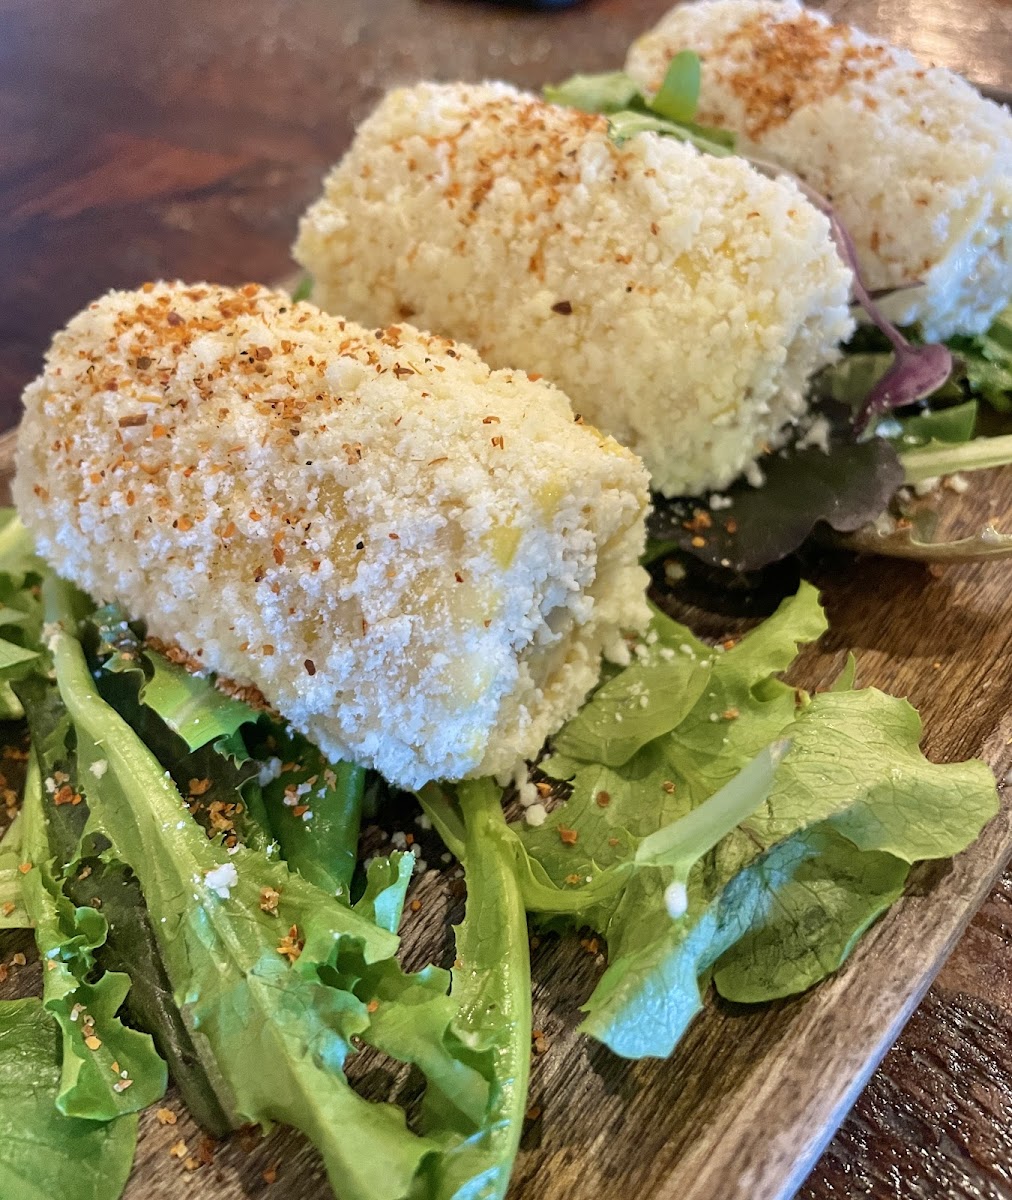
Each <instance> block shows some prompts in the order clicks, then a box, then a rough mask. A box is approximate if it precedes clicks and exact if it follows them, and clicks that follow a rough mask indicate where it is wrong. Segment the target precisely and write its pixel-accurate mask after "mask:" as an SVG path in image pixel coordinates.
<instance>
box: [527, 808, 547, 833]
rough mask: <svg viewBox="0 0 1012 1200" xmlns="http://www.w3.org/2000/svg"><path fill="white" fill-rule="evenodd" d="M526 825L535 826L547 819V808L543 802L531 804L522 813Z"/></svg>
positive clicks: (542, 823)
mask: <svg viewBox="0 0 1012 1200" xmlns="http://www.w3.org/2000/svg"><path fill="white" fill-rule="evenodd" d="M524 817H525V818H526V820H527V824H528V825H533V826H534V827H535V828H537V827H538V826H539V825H544V823H545V821H547V820H548V809H547V808H545V806H544V805H543V804H532V805H531V806H530V808H529V809H527V811H526V812H525V813H524Z"/></svg>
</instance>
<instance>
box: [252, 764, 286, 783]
mask: <svg viewBox="0 0 1012 1200" xmlns="http://www.w3.org/2000/svg"><path fill="white" fill-rule="evenodd" d="M280 775H281V759H280V758H269V759H268V760H267V761H266V762H265V763H261V764H260V772H259V774H258V775H257V782H258V783H259V784H260V786H261V787H266V786H267V785H268V784H269V783H272V782H273V781H274V780H275V779H277V778H278V777H279V776H280Z"/></svg>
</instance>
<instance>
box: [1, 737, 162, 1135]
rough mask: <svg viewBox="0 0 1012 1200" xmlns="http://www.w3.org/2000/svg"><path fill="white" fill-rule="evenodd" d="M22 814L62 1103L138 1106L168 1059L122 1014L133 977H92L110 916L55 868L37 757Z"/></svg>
mask: <svg viewBox="0 0 1012 1200" xmlns="http://www.w3.org/2000/svg"><path fill="white" fill-rule="evenodd" d="M21 821H22V823H23V830H22V845H21V855H22V859H23V861H24V863H25V865H26V866H28V867H29V868H30V869H29V870H28V872H27V873H26V874H24V875H23V876H22V897H23V902H24V906H25V910H26V911H27V913H28V915H29V916H30V917H31V920H32V924H33V926H34V928H35V940H36V943H37V944H38V947H39V954H40V957H41V958H42V961H43V964H44V968H45V969H44V970H43V972H42V987H43V1005H44V1007H45V1009H46V1011H47V1012H48V1013H50V1014H51V1015H52V1016H54V1017H55V1018H56V1020H57V1022H58V1023H59V1026H60V1030H61V1032H62V1034H63V1055H62V1067H61V1075H60V1090H59V1094H58V1095H57V1098H56V1103H57V1107H58V1108H59V1110H60V1112H61V1113H63V1114H64V1115H65V1116H68V1117H84V1118H87V1119H89V1120H94V1121H109V1120H112V1119H113V1118H114V1117H117V1116H122V1115H123V1114H124V1113H130V1112H139V1111H140V1110H141V1109H142V1108H146V1107H147V1106H148V1105H149V1104H153V1103H154V1101H156V1100H158V1099H160V1098H161V1096H162V1095H164V1093H165V1087H166V1084H167V1071H166V1067H165V1063H164V1062H163V1061H162V1060H161V1058H160V1057H159V1056H158V1054H157V1052H156V1051H155V1048H154V1045H153V1043H152V1040H151V1038H150V1036H149V1035H148V1034H146V1033H140V1032H138V1031H137V1030H135V1029H130V1028H129V1027H127V1026H126V1025H124V1024H123V1023H122V1022H121V1021H120V1019H119V1018H118V1017H117V1015H116V1014H117V1013H118V1012H119V1010H120V1008H121V1007H122V1005H123V1001H124V1000H125V999H126V995H127V991H128V990H129V988H130V979H129V977H128V976H127V975H125V974H120V973H113V972H108V971H107V972H104V973H102V974H101V975H99V976H98V978H94V975H93V967H94V965H95V950H96V949H97V947H98V946H100V945H101V944H102V943H103V942H104V941H105V938H106V934H107V931H108V924H107V921H106V918H105V916H104V915H103V914H102V913H101V912H99V911H98V909H96V908H91V907H82V908H75V907H74V906H73V905H72V904H71V903H70V902H69V901H68V900H67V899H66V897H65V896H64V895H63V893H62V891H61V889H60V887H59V884H58V883H57V880H56V878H55V876H54V874H53V869H52V864H51V862H50V855H49V843H48V840H47V837H46V832H45V815H44V812H43V805H42V779H41V774H40V771H39V766H38V761H37V759H33V761H32V762H31V764H30V766H29V770H28V778H27V782H26V784H25V795H24V803H23V807H22V811H21Z"/></svg>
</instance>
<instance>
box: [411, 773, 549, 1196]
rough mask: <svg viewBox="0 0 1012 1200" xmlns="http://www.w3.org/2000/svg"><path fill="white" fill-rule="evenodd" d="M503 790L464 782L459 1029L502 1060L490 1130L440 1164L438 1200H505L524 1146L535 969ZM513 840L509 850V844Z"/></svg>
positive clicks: (487, 1123) (494, 1074) (456, 977)
mask: <svg viewBox="0 0 1012 1200" xmlns="http://www.w3.org/2000/svg"><path fill="white" fill-rule="evenodd" d="M500 795H501V792H500V789H499V788H498V787H496V785H495V783H494V782H493V781H492V780H491V779H480V780H475V781H472V782H468V783H464V784H461V785H459V787H458V789H457V797H458V799H459V805H460V811H461V814H462V819H463V825H464V844H463V862H464V870H465V877H466V881H467V907H466V910H465V915H464V920H463V921H462V922H461V924H460V925H458V926H457V928H456V936H457V961H458V965H457V966H456V967H455V968H454V970H453V989H452V995H453V997H454V999H455V1000H456V1001H457V1003H458V1004H459V1013H458V1016H457V1017H456V1019H455V1021H454V1024H453V1030H454V1032H455V1034H456V1036H457V1038H458V1039H459V1040H460V1042H461V1043H462V1044H463V1045H465V1046H467V1047H468V1048H469V1049H470V1050H471V1052H472V1053H478V1052H480V1053H482V1054H484V1055H486V1056H489V1057H490V1058H491V1061H492V1063H493V1064H494V1067H493V1069H492V1070H491V1071H490V1083H491V1090H490V1095H489V1098H488V1102H487V1110H486V1112H485V1114H484V1117H483V1120H482V1123H481V1126H480V1127H479V1128H478V1130H476V1131H475V1132H474V1133H473V1134H472V1135H471V1136H469V1137H467V1138H466V1139H465V1140H463V1141H462V1142H461V1143H459V1144H458V1145H457V1146H455V1147H454V1148H453V1149H452V1150H450V1151H449V1152H448V1153H447V1154H445V1155H444V1156H442V1157H441V1158H440V1159H438V1160H436V1161H434V1162H433V1164H432V1167H431V1173H430V1175H429V1177H428V1184H429V1189H430V1190H429V1193H428V1194H429V1195H431V1196H432V1197H433V1200H451V1197H452V1198H453V1200H501V1198H502V1197H504V1196H505V1194H506V1189H507V1186H508V1184H509V1177H510V1171H511V1170H512V1167H513V1160H514V1158H515V1157H516V1153H517V1148H518V1146H519V1144H520V1134H521V1131H522V1128H523V1116H524V1110H525V1108H526V1106H527V1083H528V1077H529V1074H530V1057H531V968H530V949H529V944H528V934H527V918H526V914H525V912H524V901H523V896H522V893H521V890H520V886H519V884H518V880H517V876H516V872H515V858H514V854H513V850H512V846H513V844H514V843H513V842H512V841H511V839H510V831H509V830H508V828H507V826H506V823H505V821H504V819H503V813H502V808H501V806H500V803H499V800H500ZM504 839H505V840H506V842H507V843H508V844H507V845H506V846H505V847H504V845H503V840H504Z"/></svg>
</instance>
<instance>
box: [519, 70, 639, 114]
mask: <svg viewBox="0 0 1012 1200" xmlns="http://www.w3.org/2000/svg"><path fill="white" fill-rule="evenodd" d="M542 92H543V95H544V97H545V99H546V100H550V101H551V103H552V104H561V105H563V106H564V107H566V108H578V109H580V110H581V111H582V112H589V113H610V112H619V111H621V110H622V109H624V108H629V106H630V105H631V104H633V103H634V102H635V101H636V100H637V99H639V96H640V90H639V88H638V87H637V85H636V84H635V83H634V82H633V80H632V79H630V78H629V76H628V75H626V73H625V72H624V71H606V72H604V73H603V74H600V75H573V76H571V77H570V78H569V79H567V80H565V82H563V83H559V84H549V85H548V86H546V87H545V88H543V89H542Z"/></svg>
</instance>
